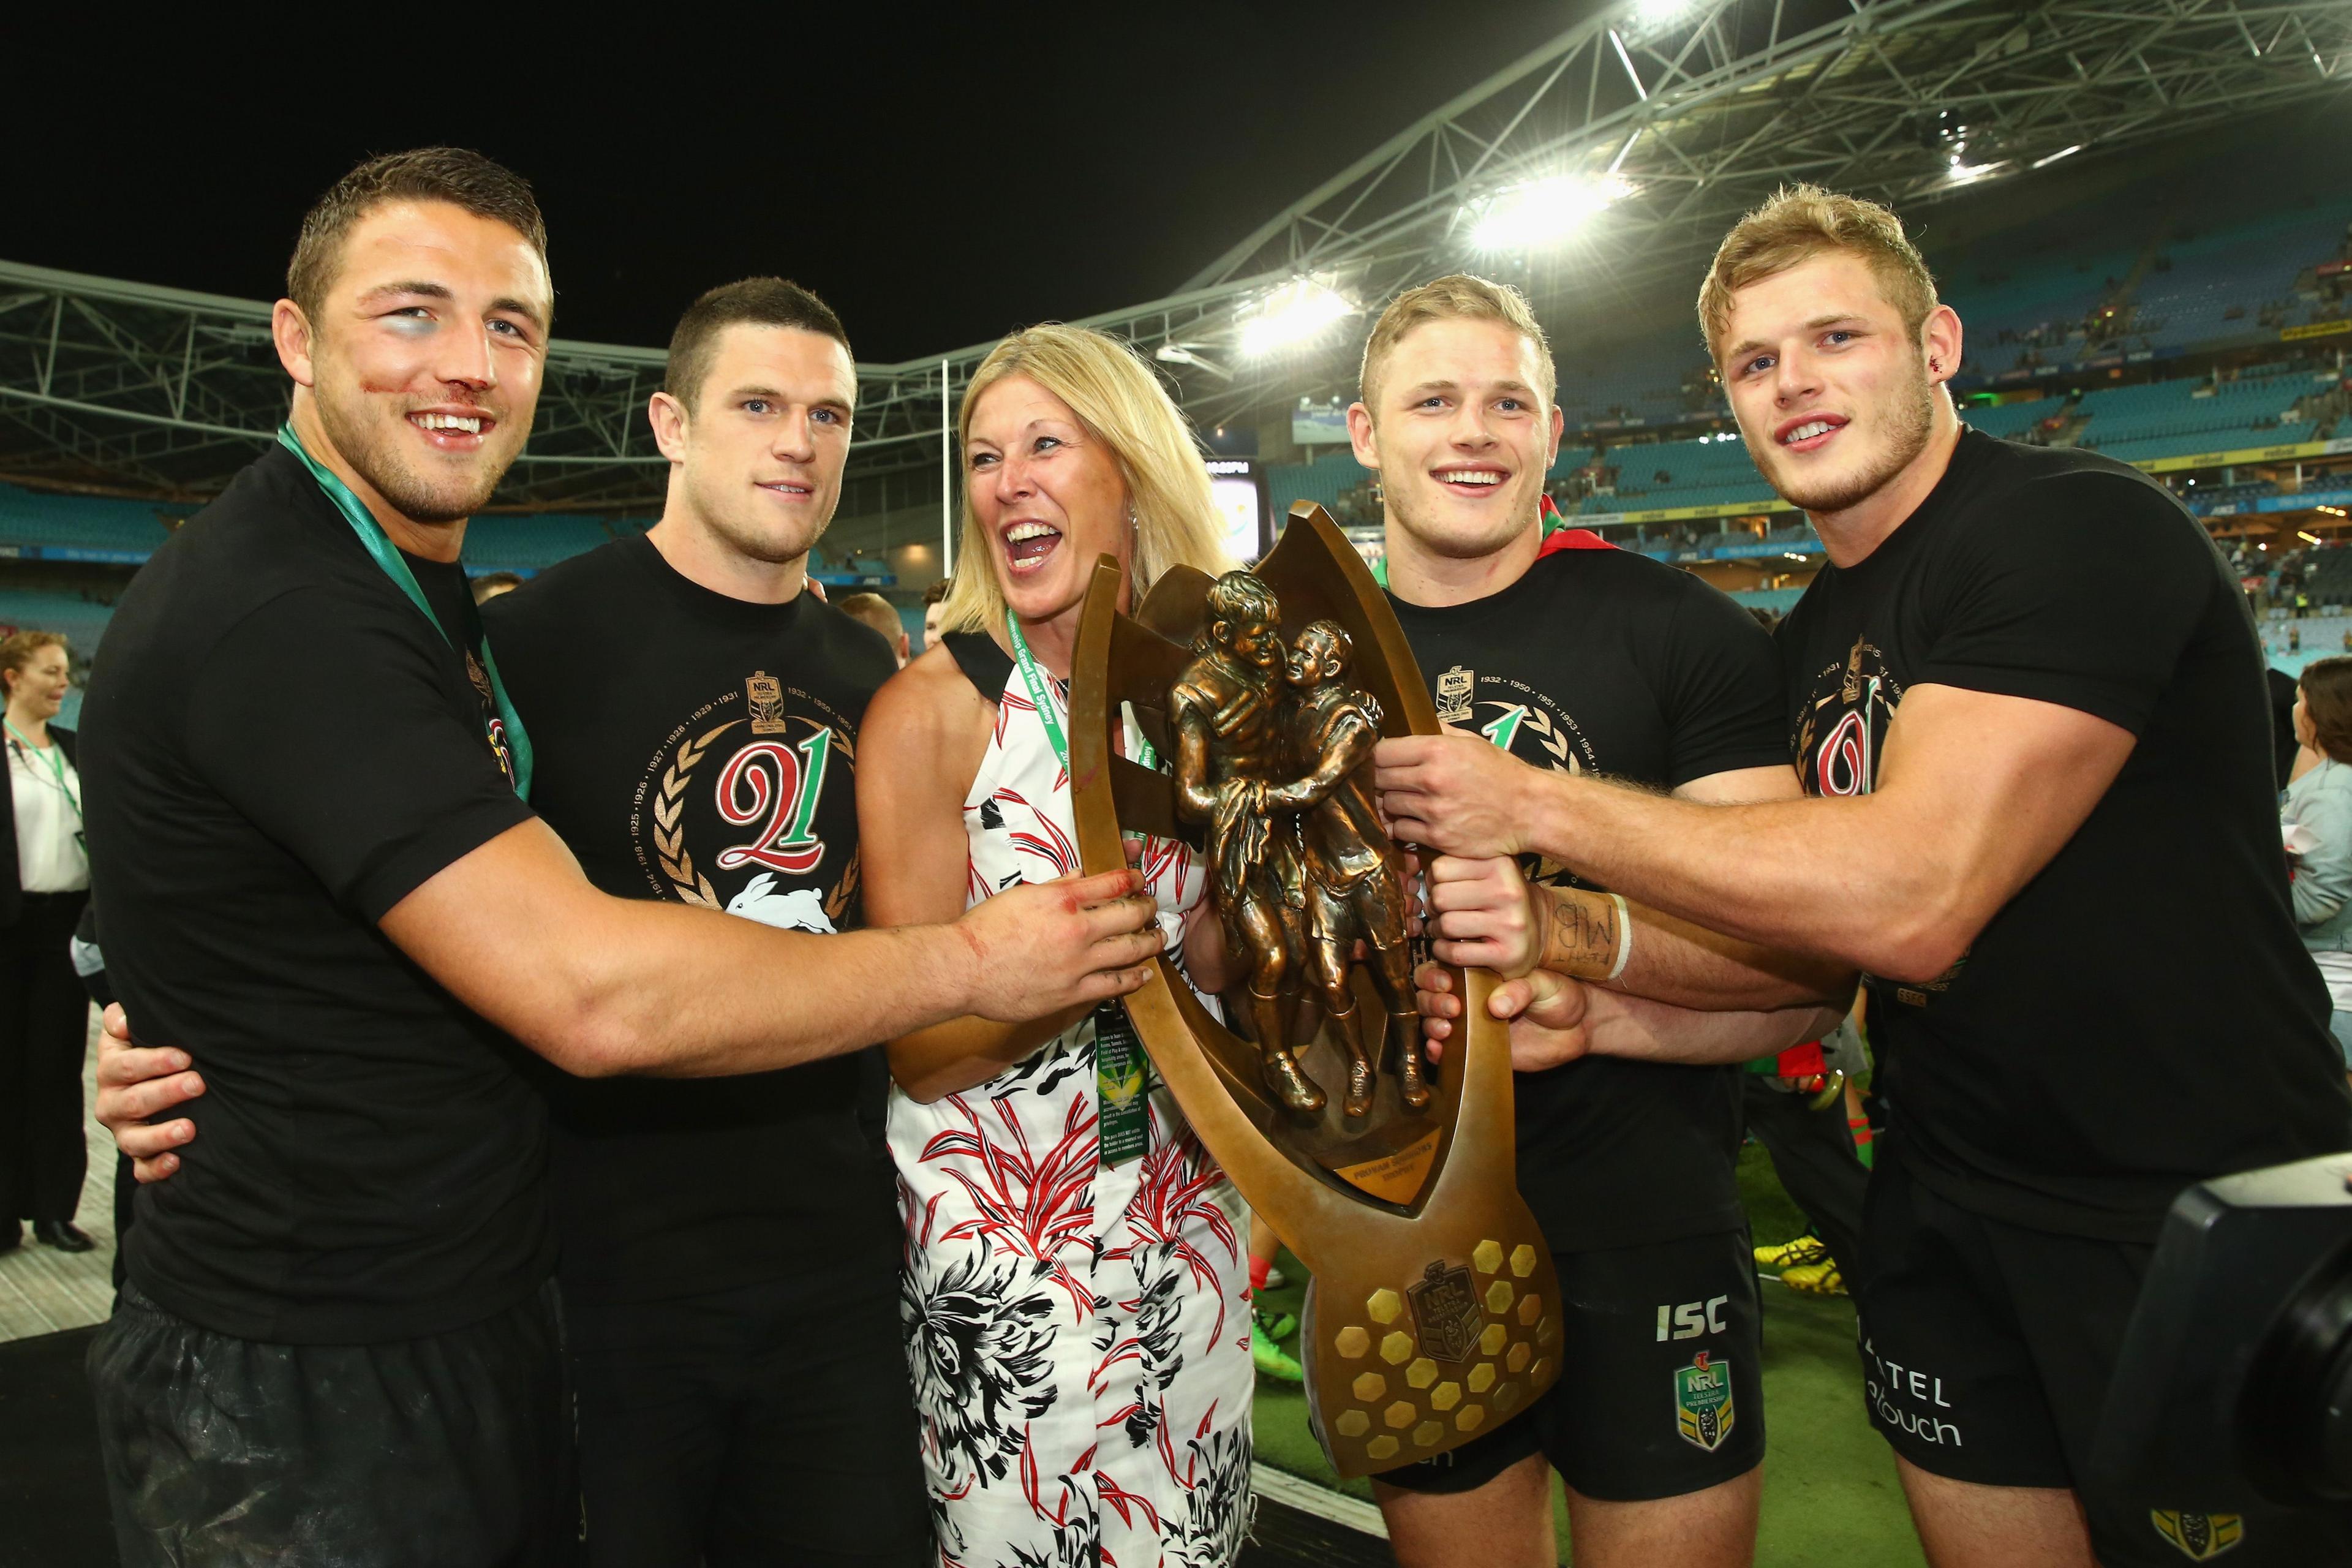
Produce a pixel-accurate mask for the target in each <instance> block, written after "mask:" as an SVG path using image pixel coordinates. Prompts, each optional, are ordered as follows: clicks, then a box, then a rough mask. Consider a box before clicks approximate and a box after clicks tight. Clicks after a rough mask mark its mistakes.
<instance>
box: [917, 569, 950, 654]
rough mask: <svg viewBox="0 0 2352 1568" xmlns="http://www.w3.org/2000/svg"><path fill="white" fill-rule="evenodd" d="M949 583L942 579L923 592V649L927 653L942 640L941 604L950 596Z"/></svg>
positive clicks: (946, 579)
mask: <svg viewBox="0 0 2352 1568" xmlns="http://www.w3.org/2000/svg"><path fill="white" fill-rule="evenodd" d="M949 581H950V579H948V578H945V577H942V578H940V580H939V581H938V582H936V583H934V584H931V585H930V586H929V587H928V588H926V589H924V590H923V648H924V651H926V652H929V650H930V648H931V647H932V646H933V645H935V644H936V643H938V641H939V640H940V601H941V600H943V599H945V598H946V597H947V596H948V584H949Z"/></svg>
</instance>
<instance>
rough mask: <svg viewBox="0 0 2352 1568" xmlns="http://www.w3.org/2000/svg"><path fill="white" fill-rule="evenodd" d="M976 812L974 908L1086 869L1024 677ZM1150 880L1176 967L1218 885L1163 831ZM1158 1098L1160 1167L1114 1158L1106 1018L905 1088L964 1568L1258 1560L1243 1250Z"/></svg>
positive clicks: (918, 1308) (930, 1446)
mask: <svg viewBox="0 0 2352 1568" xmlns="http://www.w3.org/2000/svg"><path fill="white" fill-rule="evenodd" d="M1049 684H1051V685H1052V686H1053V688H1054V693H1053V694H1054V700H1055V707H1056V710H1057V717H1058V718H1059V719H1060V721H1061V722H1062V723H1063V724H1064V725H1065V726H1067V724H1068V722H1069V720H1068V716H1067V712H1066V707H1067V700H1068V699H1067V696H1066V692H1065V691H1064V690H1063V689H1062V688H1061V687H1060V685H1059V683H1057V682H1055V683H1049ZM1129 739H1130V745H1131V744H1132V740H1133V737H1132V736H1130V737H1129ZM963 820H964V831H965V833H966V834H967V836H968V837H969V838H970V840H971V860H970V864H969V868H968V872H967V875H968V877H969V881H970V886H969V888H968V889H967V900H968V902H971V903H977V902H978V901H979V900H982V899H984V898H987V897H988V896H990V894H992V893H993V892H995V891H996V890H998V889H1002V888H1007V887H1011V886H1012V885H1013V883H1014V882H1016V881H1025V882H1048V881H1052V880H1053V879H1055V878H1057V877H1062V876H1066V875H1068V874H1070V873H1072V872H1074V871H1076V870H1077V869H1078V854H1077V847H1076V828H1075V826H1074V821H1073V817H1072V813H1071V807H1070V789H1069V779H1068V776H1067V774H1066V772H1065V771H1064V769H1063V767H1062V765H1061V763H1060V762H1059V761H1058V760H1057V759H1056V758H1055V754H1054V751H1053V747H1052V745H1051V744H1050V743H1049V742H1047V740H1046V738H1045V727H1044V726H1043V725H1042V724H1041V723H1039V721H1038V718H1037V713H1036V710H1035V708H1034V705H1033V704H1032V703H1031V701H1030V700H1029V695H1028V692H1027V689H1026V687H1025V685H1024V683H1023V682H1022V680H1021V679H1020V677H1019V675H1018V673H1017V672H1015V673H1014V674H1013V677H1012V679H1009V680H1008V681H1007V683H1006V686H1005V689H1004V690H1003V692H1002V693H1001V694H1000V695H999V696H998V700H997V711H996V731H995V734H994V736H993V738H992V740H991V741H990V742H989V747H988V754H987V756H986V757H985V758H983V759H982V763H981V765H980V773H979V774H978V776H977V777H975V778H974V779H973V781H972V785H971V791H970V792H969V793H968V794H967V795H966V796H965V799H964V805H963ZM1143 870H1144V872H1145V874H1146V875H1147V877H1148V878H1149V879H1150V889H1151V892H1152V896H1153V897H1154V898H1156V899H1157V900H1159V903H1160V930H1161V931H1162V933H1163V935H1164V936H1165V938H1166V940H1167V942H1168V945H1169V947H1170V949H1171V951H1173V950H1175V949H1176V948H1177V947H1178V945H1179V942H1180V941H1181V934H1182V916H1183V914H1184V912H1185V911H1186V910H1191V909H1192V907H1193V906H1195V905H1196V904H1198V903H1199V902H1200V900H1201V898H1202V893H1203V890H1204V884H1205V873H1204V871H1203V869H1202V866H1201V863H1200V861H1199V860H1198V859H1197V858H1195V857H1194V856H1193V855H1192V852H1191V851H1190V850H1189V849H1187V848H1186V847H1184V846H1183V845H1181V844H1172V843H1161V842H1160V841H1157V840H1155V841H1153V842H1152V844H1151V845H1150V853H1149V854H1148V855H1147V857H1146V858H1145V861H1144V864H1143ZM1150 1101H1151V1111H1150V1131H1149V1136H1148V1141H1147V1142H1146V1145H1145V1149H1144V1152H1143V1153H1142V1154H1141V1155H1140V1156H1139V1158H1136V1159H1133V1160H1130V1161H1128V1162H1127V1163H1123V1164H1120V1165H1118V1166H1116V1167H1106V1166H1104V1165H1102V1164H1101V1163H1099V1161H1098V1159H1097V1144H1096V1125H1095V1121H1096V1109H1097V1089H1096V1080H1095V1038H1094V1023H1093V1021H1092V1020H1091V1019H1087V1020H1085V1021H1082V1022H1081V1023H1079V1024H1078V1025H1077V1026H1075V1027H1073V1028H1071V1029H1068V1030H1066V1031H1065V1032H1064V1033H1063V1034H1061V1035H1060V1036H1058V1037H1055V1039H1054V1040H1053V1041H1051V1042H1050V1043H1049V1044H1047V1045H1046V1046H1045V1047H1044V1048H1042V1049H1041V1050H1039V1051H1037V1052H1036V1053H1035V1054H1034V1055H1033V1056H1031V1057H1030V1058H1028V1059H1027V1060H1025V1061H1024V1062H1022V1063H1021V1064H1020V1065H1019V1066H1017V1067H1015V1068H1012V1069H1011V1070H1009V1071H1007V1072H1004V1073H1003V1074H1001V1075H999V1076H998V1077H996V1078H994V1079H990V1080H989V1081H988V1082H986V1083H984V1084H982V1085H980V1086H978V1087H977V1088H973V1089H966V1090H965V1091H964V1092H962V1093H961V1094H953V1095H949V1096H947V1097H945V1098H944V1099H941V1100H939V1101H937V1102H936V1103H933V1104H930V1105H921V1104H918V1103H917V1102H915V1101H914V1100H908V1098H907V1097H906V1096H904V1095H902V1094H899V1093H898V1092H896V1091H895V1090H894V1091H893V1092H892V1094H891V1096H890V1115H889V1138H890V1152H891V1155H892V1157H893V1158H894V1159H895V1160H896V1162H897V1163H898V1200H899V1207H900V1212H901V1215H902V1216H903V1217H904V1219H905V1222H906V1226H907V1259H906V1268H905V1272H904V1274H903V1275H902V1277H901V1289H900V1293H899V1309H900V1313H901V1316H902V1318H903V1320H904V1322H905V1327H906V1333H907V1358H908V1368H909V1371H910V1372H911V1373H912V1375H913V1381H914V1388H915V1405H916V1409H917V1412H918V1414H919V1416H920V1418H921V1422H922V1435H923V1464H924V1469H925V1472H926V1478H927V1479H928V1481H929V1488H930V1494H931V1500H932V1510H933V1514H934V1520H933V1522H934V1524H935V1525H936V1527H937V1530H938V1534H939V1544H940V1562H941V1563H943V1564H948V1565H950V1568H1032V1565H1037V1568H1043V1565H1048V1564H1051V1565H1055V1568H1059V1565H1062V1564H1077V1563H1093V1562H1096V1561H1097V1555H1096V1553H1097V1550H1098V1551H1099V1559H1098V1560H1099V1561H1100V1562H1101V1563H1104V1564H1116V1568H1159V1565H1161V1564H1165V1565H1168V1568H1213V1565H1223V1564H1229V1563H1233V1562H1234V1560H1235V1559H1236V1558H1237V1557H1238V1555H1239V1553H1240V1551H1241V1542H1242V1538H1243V1535H1244V1532H1245V1531H1246V1530H1247V1528H1248V1522H1249V1515H1250V1507H1249V1500H1250V1479H1249V1475H1250V1392H1251V1389H1252V1386H1253V1383H1254V1378H1255V1372H1254V1369H1253V1367H1252V1364H1251V1362H1250V1354H1249V1326H1250V1320H1249V1303H1248V1298H1247V1295H1246V1291H1247V1289H1248V1285H1249V1266H1248V1263H1247V1261H1246V1259H1245V1258H1244V1246H1245V1244H1246V1240H1247V1238H1246V1237H1244V1236H1243V1235H1241V1234H1240V1226H1241V1225H1242V1224H1243V1215H1242V1213H1241V1211H1240V1210H1238V1209H1234V1208H1229V1207H1227V1206H1226V1205H1227V1204H1229V1203H1230V1202H1231V1198H1230V1194H1231V1191H1232V1189H1231V1188H1230V1187H1229V1186H1227V1185H1226V1184H1224V1181H1223V1174H1222V1173H1221V1172H1220V1171H1219V1170H1218V1167H1217V1164H1216V1162H1215V1161H1213V1160H1212V1159H1211V1158H1210V1157H1209V1153H1208V1151H1206V1150H1205V1149H1203V1148H1202V1146H1201V1143H1200V1141H1199V1139H1197V1138H1196V1137H1194V1136H1193V1134H1192V1128H1191V1127H1190V1126H1189V1125H1188V1124H1187V1123H1186V1122H1185V1121H1184V1118H1183V1115H1182V1113H1181V1111H1179V1110H1177V1108H1176V1103H1175V1100H1173V1098H1172V1097H1171V1096H1170V1094H1169V1093H1168V1091H1167V1089H1164V1088H1162V1087H1160V1085H1159V1083H1158V1080H1157V1079H1156V1078H1155V1079H1152V1089H1151V1093H1150ZM1221 1193H1223V1194H1227V1195H1226V1196H1225V1197H1223V1198H1222V1199H1221V1197H1220V1195H1219V1194H1221Z"/></svg>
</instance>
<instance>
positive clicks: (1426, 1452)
mask: <svg viewBox="0 0 2352 1568" xmlns="http://www.w3.org/2000/svg"><path fill="white" fill-rule="evenodd" d="M1517 1221H1518V1222H1520V1223H1506V1224H1502V1225H1498V1226H1495V1227H1494V1229H1495V1234H1494V1235H1492V1236H1491V1237H1487V1238H1484V1239H1481V1240H1479V1241H1478V1242H1476V1243H1475V1245H1474V1246H1473V1247H1471V1249H1470V1251H1469V1254H1468V1255H1467V1256H1466V1257H1454V1256H1444V1257H1437V1258H1427V1259H1425V1260H1423V1261H1422V1262H1421V1264H1420V1267H1419V1268H1417V1269H1409V1270H1407V1271H1403V1272H1393V1271H1389V1270H1383V1269H1381V1268H1380V1267H1379V1266H1378V1264H1377V1263H1374V1262H1370V1260H1367V1264H1366V1265H1361V1266H1349V1267H1341V1268H1335V1269H1327V1270H1326V1271H1325V1272H1322V1273H1318V1275H1316V1276H1315V1278H1314V1279H1313V1280H1312V1281H1310V1282H1309V1284H1308V1285H1307V1306H1306V1310H1305V1313H1304V1316H1303V1320H1302V1324H1301V1327H1300V1330H1299V1360H1300V1362H1301V1363H1302V1364H1303V1365H1304V1367H1305V1369H1306V1373H1307V1410H1308V1418H1309V1421H1310V1424H1311V1426H1312V1427H1313V1429H1314V1432H1315V1437H1316V1440H1317V1441H1318V1442H1319V1443H1320V1444H1322V1446H1323V1452H1324V1454H1325V1455H1326V1456H1327V1457H1328V1458H1329V1459H1330V1461H1331V1467H1332V1468H1334V1469H1336V1470H1338V1471H1339V1474H1340V1475H1341V1476H1343V1477H1354V1476H1369V1475H1378V1474H1380V1473H1381V1471H1383V1470H1393V1469H1396V1468H1400V1467H1401V1466H1404V1465H1410V1464H1412V1463H1413V1462H1415V1461H1416V1460H1420V1459H1426V1458H1433V1457H1434V1456H1436V1455H1438V1454H1442V1453H1444V1452H1446V1451H1447V1450H1448V1449H1451V1448H1454V1447H1460V1446H1461V1445H1462V1444H1464V1443H1466V1442H1468V1441H1470V1440H1471V1439H1472V1438H1474V1437H1475V1436H1477V1435H1478V1434H1479V1433H1481V1432H1486V1431H1492V1430H1493V1429H1494V1428H1496V1426H1501V1425H1502V1424H1503V1423H1504V1422H1505V1421H1507V1420H1509V1419H1510V1418H1511V1417H1512V1416H1514V1415H1517V1414H1518V1413H1519V1412H1520V1411H1521V1410H1523V1409H1525V1408H1526V1407H1527V1406H1528V1405H1529V1404H1531V1403H1533V1402H1534V1400H1535V1399H1536V1398H1537V1397H1538V1396H1539V1395H1540V1394H1542V1393H1543V1392H1544V1390H1546V1389H1547V1388H1549V1386H1550V1385H1551V1383H1552V1380H1553V1378H1554V1377H1555V1376H1557V1374H1558V1373H1559V1279H1558V1276H1557V1275H1556V1274H1555V1273H1554V1272H1553V1268H1552V1261H1551V1253H1550V1251H1549V1249H1548V1248H1547V1247H1545V1246H1544V1244H1543V1237H1541V1236H1540V1235H1539V1234H1538V1233H1537V1231H1536V1227H1535V1222H1534V1218H1533V1216H1532V1215H1528V1214H1527V1212H1526V1210H1525V1206H1524V1205H1521V1206H1520V1213H1519V1215H1517ZM1391 1272H1393V1277H1391Z"/></svg>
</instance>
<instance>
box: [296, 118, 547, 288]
mask: <svg viewBox="0 0 2352 1568" xmlns="http://www.w3.org/2000/svg"><path fill="white" fill-rule="evenodd" d="M387 202H447V203H448V204H449V205H451V206H454V207H462V208H464V209H465V210H466V211H467V212H469V213H472V214H473V215H474V216H476V217H486V218H489V219H491V220H492V221H494V222H497V223H502V224H505V225H506V226H508V227H509V228H511V229H513V230H514V231H515V232H516V233H517V234H519V235H520V236H522V237H524V238H525V239H527V240H529V241H530V247H531V248H532V249H533V250H536V251H537V252H539V258H540V260H541V262H542V263H543V262H545V261H546V260H547V220H546V219H545V218H543V217H541V216H540V212H539V201H538V198H536V197H535V196H533V195H531V194H530V181H528V180H526V179H524V178H523V177H522V176H521V175H520V174H516V173H515V172H514V171H513V170H512V169H509V168H508V167H507V166H506V165H505V164H503V163H499V162H497V161H496V160H494V159H490V158H486V157H484V156H483V155H482V154H481V153H475V152H471V151H468V150H467V149H466V148H464V147H419V148H416V149H415V150H414V151H413V152H407V153H385V154H383V156H382V157H378V158H370V159H369V160H368V161H367V162H366V163H362V164H361V165H360V166H359V167H358V168H356V169H353V170H352V172H351V173H350V174H345V175H344V176H343V177H342V178H341V179H340V180H337V181H336V182H335V183H334V184H332V185H331V186H330V187H329V188H328V191H327V194H326V195H323V196H320V198H319V200H318V202H317V204H316V205H313V206H312V207H311V208H310V212H309V213H307V214H306V215H304V216H303V219H302V232H301V234H300V236H299V237H298V238H297V239H296V240H295V241H294V258H293V259H292V260H291V261H289V262H288V263H287V264H286V297H287V298H288V299H289V300H293V301H294V302H295V303H296V304H297V305H299V306H301V307H302V313H303V314H304V315H307V316H314V317H315V316H316V315H317V314H318V313H319V306H320V301H322V300H325V298H326V296H327V289H328V288H329V287H330V286H331V284H332V283H333V282H334V280H335V266H336V263H337V262H339V261H341V259H342V244H343V239H344V237H345V236H347V235H349V234H350V233H351V232H352V228H353V227H355V226H357V225H358V223H359V221H360V219H362V218H363V217H365V216H367V215H368V214H369V213H371V212H373V211H374V210H375V209H376V208H377V207H380V206H383V205H384V204H386V203H387Z"/></svg>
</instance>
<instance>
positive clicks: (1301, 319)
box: [1241, 278, 1356, 359]
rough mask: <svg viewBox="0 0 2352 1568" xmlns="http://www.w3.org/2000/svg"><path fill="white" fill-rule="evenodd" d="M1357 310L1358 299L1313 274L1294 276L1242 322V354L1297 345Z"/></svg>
mask: <svg viewBox="0 0 2352 1568" xmlns="http://www.w3.org/2000/svg"><path fill="white" fill-rule="evenodd" d="M1355 313H1356V302H1355V301H1354V300H1350V299H1349V298H1348V297H1347V296H1346V295H1345V294H1342V293H1339V291H1338V290H1336V289H1331V288H1329V287H1328V286H1326V285H1324V284H1322V283H1320V282H1318V281H1317V280H1316V279H1312V278H1294V279H1291V280H1290V281H1289V282H1287V283H1286V284H1284V285H1283V286H1282V287H1281V288H1279V289H1276V290H1275V291H1274V292H1273V293H1271V294H1268V295H1267V296H1265V299H1263V300H1260V301H1258V305H1257V308H1256V309H1255V310H1253V311H1251V312H1250V314H1249V315H1248V316H1246V317H1244V319H1243V321H1242V323H1241V329H1242V331H1241V348H1242V355H1243V357H1244V358H1245V359H1258V358H1261V357H1263V356H1265V355H1266V354H1270V353H1276V351H1277V350H1281V349H1286V348H1292V347H1296V346H1297V345H1298V344H1300V343H1304V342H1308V341H1309V340H1311V339H1312V338H1314V337H1315V336H1317V335H1318V333H1320V332H1321V331H1323V329H1324V328H1326V327H1328V326H1329V325H1330V324H1331V323H1332V322H1334V321H1340V320H1342V319H1344V318H1346V317H1348V316H1352V315H1354V314H1355Z"/></svg>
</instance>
